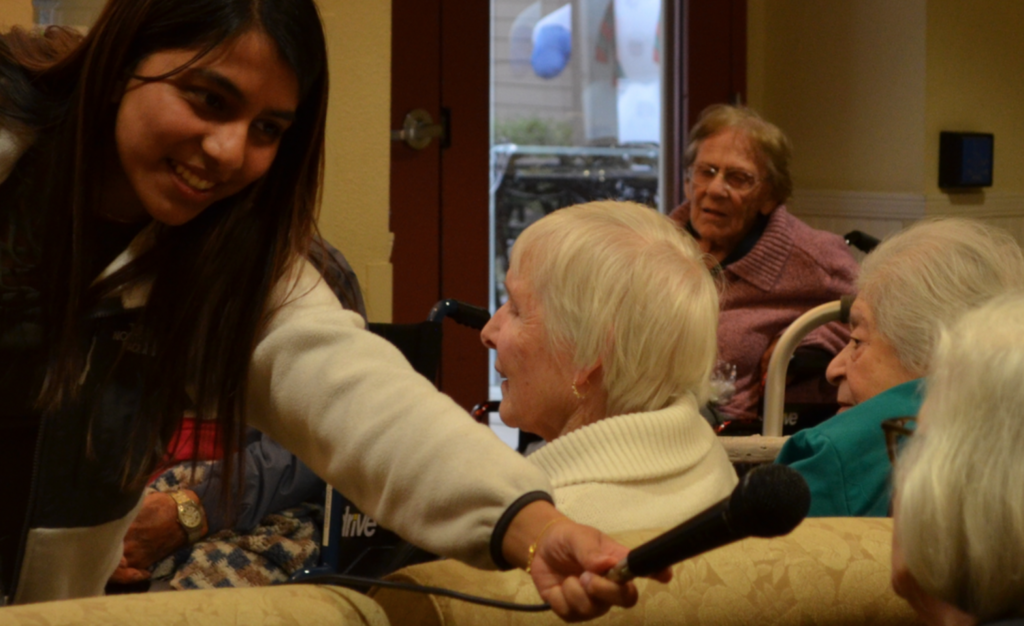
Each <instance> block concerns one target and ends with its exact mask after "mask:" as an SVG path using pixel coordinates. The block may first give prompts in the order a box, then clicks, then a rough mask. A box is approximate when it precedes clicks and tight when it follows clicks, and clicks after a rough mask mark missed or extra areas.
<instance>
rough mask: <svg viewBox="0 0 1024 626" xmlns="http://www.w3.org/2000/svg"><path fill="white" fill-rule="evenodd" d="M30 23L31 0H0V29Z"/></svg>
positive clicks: (29, 24)
mask: <svg viewBox="0 0 1024 626" xmlns="http://www.w3.org/2000/svg"><path fill="white" fill-rule="evenodd" d="M31 25H32V0H0V30H7V29H8V28H10V27H11V26H31Z"/></svg>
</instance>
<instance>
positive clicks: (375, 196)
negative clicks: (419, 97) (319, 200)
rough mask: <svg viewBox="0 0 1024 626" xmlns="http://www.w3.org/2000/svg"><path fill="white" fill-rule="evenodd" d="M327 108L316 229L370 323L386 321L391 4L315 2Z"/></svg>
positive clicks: (361, 0)
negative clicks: (357, 292)
mask: <svg viewBox="0 0 1024 626" xmlns="http://www.w3.org/2000/svg"><path fill="white" fill-rule="evenodd" d="M318 4H319V5H320V11H321V14H322V16H323V20H324V26H325V28H326V29H327V47H328V52H329V54H330V63H331V102H330V108H329V110H328V120H327V170H326V173H325V184H324V196H323V209H322V213H321V218H320V228H321V230H322V232H323V234H324V237H326V238H327V239H328V240H329V241H330V242H331V243H333V244H334V245H336V246H337V247H338V248H339V249H341V250H342V251H344V253H345V256H346V257H348V259H349V262H351V264H352V268H353V269H354V270H355V271H356V274H358V275H359V281H360V283H361V284H362V287H363V292H364V295H365V296H366V303H367V308H368V309H369V313H370V319H371V320H373V321H380V322H387V321H391V241H392V237H391V233H390V231H389V226H388V216H389V208H388V207H389V195H388V193H389V181H390V177H389V173H390V151H391V144H390V139H389V133H388V131H389V123H390V111H391V3H390V2H366V1H364V0H318Z"/></svg>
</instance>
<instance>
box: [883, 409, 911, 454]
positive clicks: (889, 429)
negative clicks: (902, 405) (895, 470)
mask: <svg viewBox="0 0 1024 626" xmlns="http://www.w3.org/2000/svg"><path fill="white" fill-rule="evenodd" d="M916 428H917V418H916V417H909V416H908V417H894V418H892V419H887V420H884V421H882V431H883V432H885V449H886V451H887V452H888V453H889V462H890V463H892V464H893V465H896V457H897V455H898V454H899V452H900V450H901V449H902V448H903V445H904V444H905V443H906V441H907V439H909V438H910V437H911V436H912V435H913V434H914V430H915V429H916Z"/></svg>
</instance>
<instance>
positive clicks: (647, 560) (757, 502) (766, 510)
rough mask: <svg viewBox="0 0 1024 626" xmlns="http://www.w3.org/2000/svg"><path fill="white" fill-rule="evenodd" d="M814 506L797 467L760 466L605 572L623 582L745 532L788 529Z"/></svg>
mask: <svg viewBox="0 0 1024 626" xmlns="http://www.w3.org/2000/svg"><path fill="white" fill-rule="evenodd" d="M810 506H811V491H810V489H809V488H808V487H807V482H806V481H805V480H804V478H803V476H801V475H800V474H799V473H797V472H796V471H795V470H793V469H792V468H790V467H786V466H785V465H774V464H772V465H762V466H759V467H756V468H754V469H752V470H751V471H749V472H748V473H747V474H746V475H745V476H744V477H743V479H742V480H741V481H740V484H739V485H737V486H736V489H734V490H733V492H732V495H730V496H729V497H728V498H726V499H725V500H722V501H721V502H719V503H718V504H715V505H713V506H712V507H711V508H709V509H707V510H706V511H704V512H703V513H701V514H699V515H697V516H696V517H694V518H693V519H691V520H688V521H686V522H683V523H682V524H680V525H679V526H676V527H675V528H673V529H672V530H669V531H668V532H665V533H663V534H661V535H658V536H657V537H655V538H654V539H651V540H650V541H648V542H647V543H645V544H643V545H642V546H639V547H637V548H634V549H633V550H630V552H629V555H628V556H627V557H626V558H625V559H623V560H622V561H620V562H619V564H618V565H616V566H615V567H613V568H612V569H611V570H609V571H608V573H607V574H605V577H606V578H608V579H610V580H612V581H615V582H625V581H627V580H631V579H633V578H635V577H637V576H647V575H650V574H652V573H654V572H657V571H660V570H662V569H664V568H666V567H668V566H670V565H672V564H674V563H678V562H679V561H682V560H684V559H688V558H690V557H693V556H696V555H698V554H701V553H703V552H707V551H709V550H714V549H715V548H719V547H721V546H724V545H727V544H730V543H732V542H734V541H738V540H740V539H744V538H746V537H778V536H779V535H785V534H787V533H789V532H790V531H792V530H793V529H794V528H796V525H797V524H799V523H800V522H801V521H802V520H803V519H804V517H805V516H806V515H807V511H808V510H809V509H810Z"/></svg>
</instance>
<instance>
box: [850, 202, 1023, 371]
mask: <svg viewBox="0 0 1024 626" xmlns="http://www.w3.org/2000/svg"><path fill="white" fill-rule="evenodd" d="M857 287H858V296H857V297H858V298H862V299H863V300H865V301H866V304H868V305H869V306H870V307H871V310H872V312H873V313H874V316H875V321H876V324H877V327H878V332H880V333H881V334H882V336H883V337H885V338H886V340H887V341H888V342H889V343H890V344H891V345H892V347H893V348H894V349H895V351H896V355H897V357H899V360H900V362H901V363H902V364H903V366H904V367H906V368H907V370H909V371H910V372H911V373H914V374H917V375H923V374H924V373H925V372H926V371H927V370H928V365H929V363H930V361H931V357H932V350H933V348H934V345H935V341H936V339H937V337H938V333H939V329H940V327H942V326H943V325H949V324H951V323H953V322H955V321H956V320H957V319H958V318H959V317H960V316H961V315H963V314H964V313H965V312H966V311H968V310H970V309H972V308H974V307H976V306H978V305H980V304H982V303H984V302H986V301H987V300H989V299H991V298H993V297H995V296H997V295H999V294H1002V293H1006V292H1007V291H1009V290H1012V289H1020V288H1024V256H1022V254H1021V250H1020V246H1018V245H1017V243H1016V242H1015V241H1014V240H1013V238H1012V237H1010V235H1009V234H1008V233H1007V232H1006V231H1003V230H1002V229H999V228H995V227H993V226H988V225H986V224H983V223H981V222H978V221H975V220H969V219H960V218H946V219H935V220H925V221H921V222H918V223H916V224H913V225H912V226H910V227H909V228H907V229H905V230H903V231H901V232H899V233H897V234H895V235H894V236H892V237H890V238H888V239H886V240H885V241H884V242H882V243H881V245H879V246H878V248H876V249H875V250H874V251H872V252H871V253H870V254H869V255H868V256H867V257H865V259H864V263H863V266H862V267H861V271H860V277H859V278H858V280H857Z"/></svg>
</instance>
